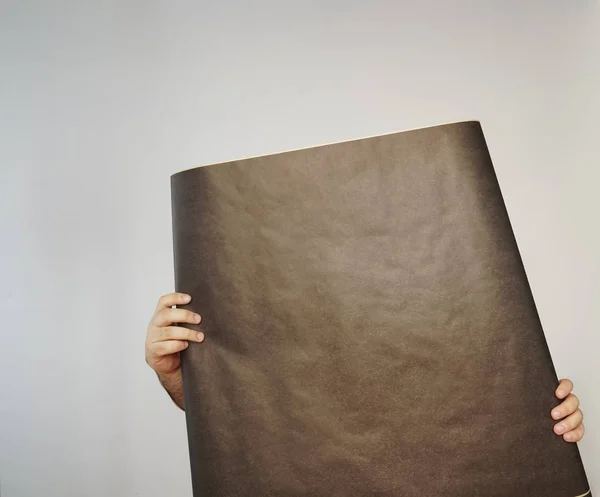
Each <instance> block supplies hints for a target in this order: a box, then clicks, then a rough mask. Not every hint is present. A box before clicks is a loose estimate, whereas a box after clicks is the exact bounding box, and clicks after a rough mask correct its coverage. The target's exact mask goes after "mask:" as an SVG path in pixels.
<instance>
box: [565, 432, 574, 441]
mask: <svg viewBox="0 0 600 497" xmlns="http://www.w3.org/2000/svg"><path fill="white" fill-rule="evenodd" d="M565 438H566V439H567V440H573V435H571V434H570V433H569V434H568V435H565Z"/></svg>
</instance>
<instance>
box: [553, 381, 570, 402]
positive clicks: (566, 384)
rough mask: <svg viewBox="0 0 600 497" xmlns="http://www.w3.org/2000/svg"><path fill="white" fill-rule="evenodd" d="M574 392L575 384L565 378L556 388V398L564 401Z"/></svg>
mask: <svg viewBox="0 0 600 497" xmlns="http://www.w3.org/2000/svg"><path fill="white" fill-rule="evenodd" d="M572 391H573V382H572V381H571V380H569V379H568V378H563V379H562V380H560V383H559V384H558V387H557V388H556V392H555V393H556V396H557V397H558V398H559V399H564V398H565V397H566V396H567V395H569V394H570V393H571V392H572Z"/></svg>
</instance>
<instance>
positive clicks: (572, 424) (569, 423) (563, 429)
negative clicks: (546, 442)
mask: <svg viewBox="0 0 600 497" xmlns="http://www.w3.org/2000/svg"><path fill="white" fill-rule="evenodd" d="M582 422H583V413H582V412H581V410H580V409H577V410H576V411H575V412H574V413H573V414H571V415H570V416H568V417H566V418H565V419H563V420H562V421H561V422H560V423H558V424H556V426H554V432H555V433H557V434H558V435H563V434H565V433H568V432H570V431H572V430H574V429H575V428H577V427H578V426H579V425H580V424H581V423H582Z"/></svg>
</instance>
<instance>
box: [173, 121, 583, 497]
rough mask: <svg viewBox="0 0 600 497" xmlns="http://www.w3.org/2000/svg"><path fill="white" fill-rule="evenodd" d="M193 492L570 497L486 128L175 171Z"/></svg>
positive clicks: (538, 333)
mask: <svg viewBox="0 0 600 497" xmlns="http://www.w3.org/2000/svg"><path fill="white" fill-rule="evenodd" d="M171 188H172V214H173V242H174V256H175V260H174V262H175V283H176V290H177V291H180V292H186V293H189V294H190V295H192V298H193V300H192V302H191V303H190V304H189V305H186V306H183V307H184V308H189V309H192V310H194V311H196V312H198V313H200V314H201V315H202V317H203V321H202V323H201V325H199V326H194V325H191V326H190V325H187V326H188V327H191V328H193V329H202V330H204V331H205V333H206V340H205V342H204V343H190V346H189V348H188V349H187V350H186V351H185V352H184V353H183V354H182V367H183V379H184V392H185V410H186V422H187V430H188V439H189V451H190V460H191V472H192V484H193V491H194V496H195V497H246V496H248V497H271V496H272V497H367V496H369V497H412V496H414V497H417V496H429V497H432V496H436V497H475V496H482V497H483V496H484V497H576V496H582V495H591V494H590V493H589V485H588V482H587V479H586V475H585V472H584V468H583V465H582V461H581V458H580V454H579V451H578V447H577V445H575V444H569V443H567V442H565V441H564V440H563V439H562V438H561V437H560V436H557V435H555V434H554V433H553V430H552V428H553V425H554V423H555V421H553V420H552V419H551V417H550V411H551V409H552V408H553V407H554V406H556V405H558V403H559V401H558V400H557V399H556V398H555V397H554V390H555V388H556V386H557V384H558V383H557V377H556V373H555V370H554V367H553V363H552V360H551V357H550V354H549V349H548V347H547V344H546V341H545V338H544V334H543V330H542V327H541V324H540V319H539V317H538V314H537V311H536V306H535V304H534V300H533V297H532V293H531V290H530V287H529V284H528V280H527V277H526V273H525V270H524V267H523V264H522V261H521V258H520V255H519V251H518V248H517V244H516V242H515V237H514V236H513V231H512V229H511V224H510V221H509V217H508V215H507V211H506V209H505V205H504V202H503V198H502V195H501V191H500V188H499V185H498V182H497V179H496V175H495V173H494V168H493V166H492V162H491V159H490V155H489V153H488V148H487V146H486V142H485V138H484V135H483V132H482V128H481V126H480V124H479V123H478V122H475V121H469V122H459V123H453V124H445V125H439V126H433V127H429V128H423V129H416V130H411V131H405V132H400V133H394V134H388V135H383V136H376V137H371V138H365V139H359V140H353V141H348V142H343V143H335V144H330V145H324V146H318V147H314V148H309V149H304V150H296V151H291V152H285V153H277V154H273V155H268V156H263V157H255V158H249V159H244V160H236V161H232V162H227V163H223V164H215V165H210V166H206V167H196V168H193V169H189V170H186V171H182V172H178V173H176V174H174V175H173V176H172V177H171Z"/></svg>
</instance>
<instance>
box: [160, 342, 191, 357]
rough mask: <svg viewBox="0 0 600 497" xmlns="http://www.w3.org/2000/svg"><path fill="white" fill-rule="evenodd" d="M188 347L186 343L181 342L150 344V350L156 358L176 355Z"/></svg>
mask: <svg viewBox="0 0 600 497" xmlns="http://www.w3.org/2000/svg"><path fill="white" fill-rule="evenodd" d="M187 347H188V342H186V341H182V340H167V341H166V342H156V343H153V344H152V347H151V350H152V352H153V353H154V355H155V356H157V357H162V356H165V355H171V354H176V353H177V352H181V351H182V350H184V349H186V348H187Z"/></svg>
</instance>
